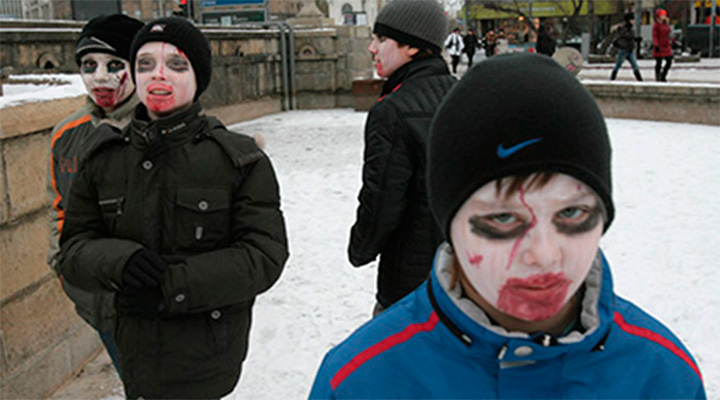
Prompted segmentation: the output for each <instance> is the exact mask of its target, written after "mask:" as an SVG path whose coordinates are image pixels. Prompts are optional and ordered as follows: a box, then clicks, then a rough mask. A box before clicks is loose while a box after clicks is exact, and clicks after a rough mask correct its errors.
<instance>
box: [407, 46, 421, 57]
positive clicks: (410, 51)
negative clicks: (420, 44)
mask: <svg viewBox="0 0 720 400" xmlns="http://www.w3.org/2000/svg"><path fill="white" fill-rule="evenodd" d="M419 51H420V49H418V48H417V47H410V46H408V49H407V55H409V56H410V57H415V54H417V53H418V52H419Z"/></svg>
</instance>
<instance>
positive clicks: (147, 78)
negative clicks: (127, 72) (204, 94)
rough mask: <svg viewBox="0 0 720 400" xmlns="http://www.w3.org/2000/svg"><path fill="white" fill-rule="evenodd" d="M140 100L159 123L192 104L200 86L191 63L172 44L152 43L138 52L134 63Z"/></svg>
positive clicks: (146, 44) (145, 45)
mask: <svg viewBox="0 0 720 400" xmlns="http://www.w3.org/2000/svg"><path fill="white" fill-rule="evenodd" d="M135 79H136V81H137V87H138V97H139V98H140V101H141V102H142V103H143V104H145V106H146V107H147V109H148V114H149V116H150V118H151V119H157V118H160V117H163V116H166V115H169V114H172V113H173V112H174V111H176V110H182V109H184V108H186V107H188V106H190V105H191V104H192V103H193V98H194V97H195V92H196V91H197V83H196V82H195V71H194V70H193V67H192V64H191V63H190V60H188V58H187V56H185V54H184V53H183V52H182V51H180V49H178V48H177V47H175V46H174V45H172V44H170V43H164V42H149V43H145V44H144V45H143V46H142V47H140V49H139V50H138V54H137V58H136V61H135Z"/></svg>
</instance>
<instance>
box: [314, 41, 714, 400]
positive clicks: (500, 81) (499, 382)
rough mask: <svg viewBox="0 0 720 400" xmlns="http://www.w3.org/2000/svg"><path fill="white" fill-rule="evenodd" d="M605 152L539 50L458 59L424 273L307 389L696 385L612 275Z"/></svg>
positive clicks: (432, 154) (440, 142)
mask: <svg viewBox="0 0 720 400" xmlns="http://www.w3.org/2000/svg"><path fill="white" fill-rule="evenodd" d="M480 107H483V111H484V112H478V110H479V108H480ZM488 107H491V108H492V112H485V111H486V109H487V108H488ZM517 110H525V111H526V112H525V113H524V114H523V115H522V116H518V114H517ZM610 158H611V148H610V140H609V137H608V134H607V128H606V125H605V121H604V119H603V116H602V113H601V112H600V109H599V107H598V106H597V104H596V102H595V100H594V99H593V96H592V95H591V94H590V92H588V91H587V89H585V88H584V87H583V85H582V84H581V83H580V82H579V81H578V80H577V79H576V78H575V77H574V76H573V75H571V74H570V73H568V72H567V71H566V70H564V69H563V68H562V67H561V66H560V65H559V64H558V63H556V62H555V61H554V60H552V59H550V58H548V57H545V56H539V55H535V54H521V53H518V54H508V55H499V56H497V57H493V58H491V59H489V60H486V61H483V62H481V63H479V64H478V65H476V66H475V67H474V68H472V69H471V70H469V71H468V72H467V73H466V74H465V75H464V77H463V79H462V80H461V81H460V82H459V83H458V84H457V85H455V87H454V88H453V89H452V90H451V91H450V93H449V94H448V95H447V96H446V98H445V100H444V101H443V103H442V105H441V106H440V108H439V109H438V111H437V113H436V115H435V118H434V119H433V123H432V127H431V133H430V140H429V144H428V181H427V183H428V194H429V196H430V206H431V209H432V212H433V214H434V215H435V217H436V220H437V223H438V225H439V226H440V229H441V231H442V232H443V234H444V237H445V239H446V242H445V243H443V244H442V245H441V246H439V248H438V250H437V254H436V256H435V261H434V266H433V268H432V270H431V273H430V277H429V278H428V280H427V282H426V283H424V284H423V285H422V286H421V287H419V288H418V289H416V290H415V291H414V292H413V293H411V294H410V295H408V296H407V297H405V299H403V300H402V301H401V302H399V303H398V304H397V305H395V306H394V307H393V308H391V309H390V310H388V311H386V312H385V313H383V314H382V315H380V316H378V317H377V318H375V319H373V320H372V321H370V322H368V323H366V324H365V325H364V326H362V327H360V328H359V329H358V330H356V331H355V332H354V333H353V334H352V335H351V336H350V337H349V338H347V339H346V340H345V341H343V342H342V343H340V344H339V345H337V346H336V347H334V348H333V349H332V350H330V351H329V352H328V353H327V355H326V356H325V358H324V359H323V362H322V364H321V366H320V368H319V371H318V373H317V375H316V378H315V382H314V385H313V387H312V389H311V392H310V396H309V397H310V399H398V398H403V399H498V398H514V399H522V398H525V399H527V398H541V399H560V398H566V399H586V398H601V399H648V398H650V399H652V398H676V399H704V398H705V389H704V388H703V381H702V376H701V373H700V370H699V368H698V366H697V363H696V362H695V360H694V359H693V358H692V356H691V354H690V352H689V351H688V350H687V349H686V348H685V346H684V345H683V344H682V342H681V341H680V340H679V339H678V338H677V337H676V336H675V335H674V334H673V333H672V332H671V331H670V330H669V329H668V328H667V327H665V326H664V325H663V324H662V323H661V322H659V321H657V320H656V319H655V318H653V317H652V316H650V315H649V314H647V313H646V312H645V311H643V310H642V309H641V308H640V307H638V306H636V305H634V304H633V303H631V302H629V301H627V300H625V299H623V298H622V297H620V296H618V295H617V294H616V293H615V292H614V290H613V278H612V275H611V270H610V265H609V261H608V260H607V258H606V257H605V255H604V253H603V252H602V250H601V249H600V248H599V244H600V239H601V237H602V235H603V233H604V232H606V231H607V230H608V228H609V227H610V225H611V223H612V221H613V217H614V214H615V212H614V210H615V209H614V204H613V197H612V185H611V175H610V173H611V160H610ZM625 268H630V267H629V266H625ZM668 290H672V288H668ZM692 306H693V305H688V307H692Z"/></svg>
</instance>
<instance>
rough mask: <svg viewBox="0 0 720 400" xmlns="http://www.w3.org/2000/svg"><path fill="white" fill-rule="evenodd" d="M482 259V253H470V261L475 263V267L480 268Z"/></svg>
mask: <svg viewBox="0 0 720 400" xmlns="http://www.w3.org/2000/svg"><path fill="white" fill-rule="evenodd" d="M482 260H483V256H481V255H480V254H474V255H469V254H468V261H470V264H472V265H474V266H475V267H478V268H480V263H481V262H482Z"/></svg>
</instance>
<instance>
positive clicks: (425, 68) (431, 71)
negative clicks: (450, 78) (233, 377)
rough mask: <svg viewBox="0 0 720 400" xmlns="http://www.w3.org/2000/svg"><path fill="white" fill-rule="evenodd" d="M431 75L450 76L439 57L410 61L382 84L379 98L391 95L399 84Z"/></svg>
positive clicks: (443, 61)
mask: <svg viewBox="0 0 720 400" xmlns="http://www.w3.org/2000/svg"><path fill="white" fill-rule="evenodd" d="M431 75H450V70H449V69H448V67H447V64H446V63H445V60H443V59H442V58H441V57H439V56H438V57H431V58H423V59H419V60H412V61H410V62H408V63H406V64H405V65H403V66H402V67H400V68H398V69H397V71H395V72H394V73H393V74H392V75H390V78H388V80H387V81H385V83H384V84H383V88H382V93H380V96H385V95H387V94H388V93H391V92H392V91H393V90H394V89H395V88H396V87H397V86H398V85H400V84H401V83H404V82H407V81H410V80H413V79H417V78H423V77H426V76H431Z"/></svg>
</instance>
